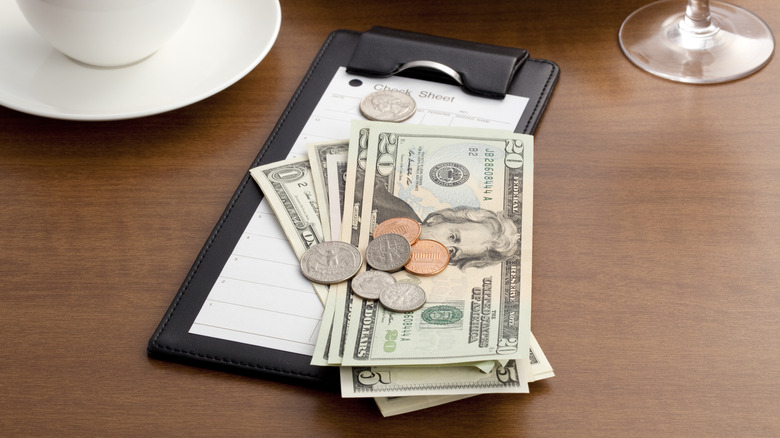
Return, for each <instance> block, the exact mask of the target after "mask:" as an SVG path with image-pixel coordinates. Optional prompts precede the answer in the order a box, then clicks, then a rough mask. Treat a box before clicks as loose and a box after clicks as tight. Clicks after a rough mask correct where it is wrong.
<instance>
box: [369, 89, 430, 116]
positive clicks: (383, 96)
mask: <svg viewBox="0 0 780 438" xmlns="http://www.w3.org/2000/svg"><path fill="white" fill-rule="evenodd" d="M416 110H417V103H416V102H415V101H414V99H413V98H412V96H410V95H408V94H406V93H402V92H400V91H395V90H382V91H375V92H373V93H371V94H369V95H368V96H366V97H364V98H363V100H361V101H360V112H361V113H362V114H363V117H365V118H367V119H368V120H375V121H379V122H403V121H404V120H406V119H408V118H409V117H412V115H414V112H415V111H416Z"/></svg>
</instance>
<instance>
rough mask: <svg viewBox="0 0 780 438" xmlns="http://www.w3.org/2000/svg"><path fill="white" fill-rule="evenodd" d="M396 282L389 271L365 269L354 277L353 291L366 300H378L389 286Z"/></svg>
mask: <svg viewBox="0 0 780 438" xmlns="http://www.w3.org/2000/svg"><path fill="white" fill-rule="evenodd" d="M391 284H395V278H393V276H392V275H390V274H388V273H387V272H382V271H363V272H361V273H360V274H358V275H356V276H355V278H353V279H352V292H354V293H355V294H356V295H357V296H359V297H361V298H364V299H366V300H376V299H377V298H379V293H380V292H382V289H384V288H385V287H387V286H390V285H391Z"/></svg>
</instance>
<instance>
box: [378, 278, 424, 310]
mask: <svg viewBox="0 0 780 438" xmlns="http://www.w3.org/2000/svg"><path fill="white" fill-rule="evenodd" d="M379 302H380V303H382V306H384V307H385V308H386V309H388V310H392V311H394V312H411V311H413V310H417V309H419V308H420V307H422V306H423V304H425V290H423V288H421V287H420V286H417V285H416V284H411V283H395V284H391V285H389V286H387V287H385V288H384V289H382V293H380V294H379Z"/></svg>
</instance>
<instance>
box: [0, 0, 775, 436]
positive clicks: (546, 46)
mask: <svg viewBox="0 0 780 438" xmlns="http://www.w3.org/2000/svg"><path fill="white" fill-rule="evenodd" d="M646 3H647V2H646V1H644V0H623V1H616V0H604V1H597V2H589V3H588V2H581V1H575V0H547V1H542V0H516V1H487V2H472V1H460V0H453V1H448V2H425V1H406V0H394V1H387V2H384V1H382V2H380V1H377V2H364V1H360V2H358V1H353V2H350V1H341V0H338V1H330V2H313V1H295V2H283V5H282V10H283V23H282V29H281V33H280V35H279V38H278V40H277V42H276V44H275V46H274V48H273V50H272V51H271V52H270V54H269V55H268V56H267V58H266V59H265V60H264V61H263V62H262V63H261V64H260V65H259V66H258V67H257V68H255V69H254V70H253V71H252V72H251V73H250V74H248V75H247V76H246V77H245V78H243V79H242V80H240V81H239V82H238V83H236V84H235V85H233V86H231V87H230V88H228V89H226V90H225V91H223V92H221V93H219V94H217V95H215V96H213V97H210V98H208V99H206V100H204V101H201V102H199V103H196V104H194V105H191V106H188V107H185V108H183V109H180V110H176V111H172V112H169V113H166V114H160V115H156V116H151V117H146V118H141V119H135V120H126V121H114V122H71V121H59V120H51V119H45V118H40V117H36V116H31V115H27V114H23V113H19V112H16V111H13V110H10V109H6V108H0V205H1V207H0V236H1V237H0V247H1V248H2V252H0V260H2V262H1V263H0V279H1V281H2V289H1V290H0V327H1V328H2V335H1V337H0V339H1V340H0V346H1V347H2V355H0V388H2V389H1V390H0V394H2V395H1V396H0V435H3V436H52V435H56V436H188V435H193V436H205V435H209V436H361V437H362V436H383V437H384V436H388V437H390V436H471V435H475V434H476V433H479V434H480V436H525V435H527V436H537V437H538V436H550V437H563V436H614V437H630V436H653V437H656V436H685V437H692V436H738V437H758V436H761V437H773V436H780V336H778V334H780V123H778V120H777V116H778V114H780V80H778V73H779V72H780V63H778V61H777V60H775V61H773V62H771V63H770V64H769V65H768V66H767V67H766V68H764V69H763V70H761V71H760V72H758V73H757V74H755V75H753V76H751V77H749V78H747V79H744V80H740V81H737V82H733V83H729V84H724V85H717V86H693V85H682V84H677V83H673V82H669V81H666V80H663V79H659V78H656V77H654V76H651V75H649V74H647V73H644V72H642V71H640V70H639V69H638V68H636V67H635V66H633V65H632V64H631V63H630V62H628V61H627V60H626V59H625V58H624V56H623V55H622V53H621V51H620V48H619V46H618V42H617V30H618V28H619V26H620V24H621V22H622V20H623V19H624V18H625V17H626V16H627V15H628V14H629V13H631V12H632V11H634V10H635V9H636V8H638V7H640V6H642V5H644V4H646ZM682 3H684V2H682V1H681V4H682ZM738 3H739V4H740V5H741V6H743V7H745V8H747V9H750V10H752V11H754V12H756V13H757V14H759V15H760V16H761V17H763V18H764V19H765V20H766V21H767V22H768V23H769V24H770V26H772V27H773V28H774V29H775V31H778V30H780V3H778V2H776V1H772V0H741V1H739V2H738ZM681 7H682V5H681ZM376 24H381V25H385V26H389V27H397V28H402V29H407V30H413V31H418V32H428V33H432V34H437V35H442V36H449V37H455V38H462V39H470V40H475V41H480V42H485V43H493V44H500V45H514V46H520V47H524V48H526V49H528V50H529V51H530V53H531V55H532V56H534V57H539V58H547V59H551V60H553V61H555V62H556V63H558V64H559V65H560V67H561V70H562V74H561V79H560V82H559V84H558V87H557V89H556V91H555V93H554V96H553V99H552V101H551V102H550V105H549V107H548V110H547V112H546V114H545V116H544V118H543V120H542V123H541V124H540V126H539V129H538V131H537V136H536V176H535V178H536V183H535V186H536V187H535V200H534V210H535V211H534V221H535V223H534V254H533V266H534V278H533V287H534V305H533V323H532V325H533V331H534V333H535V335H536V336H537V338H538V339H539V342H540V343H541V345H542V347H543V349H544V351H545V353H546V354H547V356H548V358H549V360H550V361H551V362H552V364H553V366H554V368H555V372H556V377H554V378H552V379H549V380H546V381H542V382H538V383H534V384H532V385H531V394H529V395H489V396H480V397H476V398H472V399H468V400H464V401H461V402H456V403H453V404H449V405H445V406H442V407H438V408H433V409H429V410H425V411H420V412H416V413H411V414H407V415H402V416H398V417H391V418H387V419H383V418H382V417H381V415H380V413H379V411H378V409H377V408H376V406H375V405H374V403H373V402H372V401H371V400H359V399H341V398H340V397H339V395H337V394H332V393H326V392H320V391H317V390H314V389H305V388H301V387H297V386H292V385H287V384H281V383H274V382H270V381H265V380H260V379H253V378H248V377H242V376H237V375H232V374H228V373H222V372H217V371H211V370H204V369H199V368H195V367H188V366H184V365H177V364H173V363H168V362H163V361H158V360H153V359H149V358H147V355H146V342H147V340H148V338H149V336H150V335H151V334H152V332H153V331H154V329H155V327H156V325H157V323H158V322H159V320H160V318H161V317H162V315H163V313H164V312H165V310H166V308H167V307H168V305H169V303H170V301H171V299H172V297H173V295H174V294H175V292H176V290H177V289H178V287H179V285H180V283H181V281H182V279H183V278H184V276H185V274H186V273H187V271H188V270H189V268H190V265H191V263H192V262H193V260H194V257H195V255H196V254H197V253H198V251H199V249H200V247H201V245H202V244H203V242H204V241H205V238H206V237H207V236H208V234H209V232H210V230H211V227H212V226H213V225H214V223H215V222H216V220H217V218H218V217H219V215H220V214H221V212H222V210H223V208H224V206H225V204H226V203H227V200H228V199H229V198H230V196H231V195H232V193H233V190H234V189H235V187H236V185H237V184H238V182H239V181H240V179H241V178H242V176H243V175H244V172H245V171H246V170H247V168H248V166H249V163H250V162H251V161H252V160H253V158H254V157H255V155H256V154H257V152H258V149H259V147H260V145H261V144H262V143H263V142H264V141H265V139H266V137H267V136H268V134H269V132H270V131H271V129H272V127H273V126H274V124H275V122H276V120H277V118H278V117H279V115H280V113H281V111H282V110H283V108H284V106H285V105H286V103H287V101H288V99H289V98H290V97H291V95H292V93H293V91H294V90H295V88H296V87H297V85H298V83H299V81H300V80H301V78H302V76H303V74H304V73H305V71H306V69H307V67H308V66H309V63H310V62H311V60H312V58H313V57H314V55H315V53H316V52H317V50H318V49H319V47H320V45H321V44H322V42H323V41H324V40H325V38H326V36H327V35H328V33H329V32H331V31H332V30H335V29H353V30H366V29H368V28H369V27H370V26H372V25H376Z"/></svg>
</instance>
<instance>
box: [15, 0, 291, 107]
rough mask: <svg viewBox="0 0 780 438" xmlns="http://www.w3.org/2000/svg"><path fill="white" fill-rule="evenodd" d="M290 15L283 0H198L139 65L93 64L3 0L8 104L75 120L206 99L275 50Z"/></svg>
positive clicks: (236, 79)
mask: <svg viewBox="0 0 780 438" xmlns="http://www.w3.org/2000/svg"><path fill="white" fill-rule="evenodd" d="M281 22H282V13H281V7H280V5H279V1H278V0H227V1H226V0H198V1H197V2H196V4H195V6H194V8H193V10H192V13H191V15H190V17H189V18H188V20H187V22H186V23H185V24H184V26H182V28H181V29H180V30H179V31H178V32H177V33H176V34H175V35H174V36H173V38H172V39H171V40H170V41H168V43H166V45H165V46H163V48H161V49H160V50H159V51H158V52H157V53H155V54H154V55H152V56H151V57H149V58H147V59H146V60H144V61H141V62H139V63H137V64H134V65H131V66H127V67H121V68H113V69H103V68H92V67H88V66H85V65H83V64H79V63H76V62H74V61H72V60H70V59H69V58H67V57H65V56H64V55H62V54H61V53H60V52H58V51H56V50H54V49H53V48H52V47H51V46H50V45H49V44H48V43H47V42H45V41H44V40H43V39H42V38H41V37H39V36H38V34H37V33H35V31H34V30H33V29H32V28H31V27H30V25H29V24H28V23H27V21H26V20H25V19H24V16H22V13H21V12H20V11H19V9H18V7H17V6H16V2H15V1H13V0H0V66H1V67H0V105H3V106H6V107H8V108H13V109H15V110H18V111H22V112H25V113H30V114H35V115H39V116H44V117H51V118H56V119H68V120H119V119H128V118H133V117H142V116H148V115H152V114H158V113H162V112H165V111H170V110H173V109H177V108H181V107H183V106H186V105H189V104H191V103H194V102H197V101H199V100H202V99H205V98H207V97H209V96H211V95H213V94H215V93H218V92H219V91H222V90H224V89H225V88H227V87H228V86H230V85H232V84H234V83H235V82H236V81H238V80H239V79H241V78H242V77H244V76H245V75H246V74H247V73H249V72H250V71H251V70H252V69H253V68H255V67H256V66H257V64H258V63H260V61H261V60H262V59H263V58H264V57H265V56H266V55H267V54H268V52H269V51H270V50H271V47H272V46H273V44H274V42H275V41H276V37H277V35H278V34H279V28H280V26H281Z"/></svg>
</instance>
